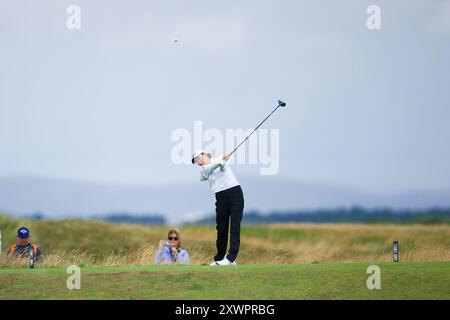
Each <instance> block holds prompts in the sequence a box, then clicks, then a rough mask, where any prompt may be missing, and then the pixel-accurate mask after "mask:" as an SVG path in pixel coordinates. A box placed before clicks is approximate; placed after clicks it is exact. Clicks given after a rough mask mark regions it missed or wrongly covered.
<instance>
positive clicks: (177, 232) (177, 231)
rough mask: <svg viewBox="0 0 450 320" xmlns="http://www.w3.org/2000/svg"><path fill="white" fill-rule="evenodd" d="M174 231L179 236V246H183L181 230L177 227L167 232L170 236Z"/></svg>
mask: <svg viewBox="0 0 450 320" xmlns="http://www.w3.org/2000/svg"><path fill="white" fill-rule="evenodd" d="M172 233H175V234H176V235H177V237H178V247H180V248H181V234H180V230H178V229H177V228H172V229H170V230H169V232H167V237H169V236H170V235H171V234H172Z"/></svg>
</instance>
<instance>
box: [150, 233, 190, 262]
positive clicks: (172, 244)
mask: <svg viewBox="0 0 450 320" xmlns="http://www.w3.org/2000/svg"><path fill="white" fill-rule="evenodd" d="M177 262H178V263H183V264H187V263H189V254H188V252H187V251H186V250H183V249H181V236H180V231H179V230H178V229H171V230H169V232H168V234H167V240H161V241H159V250H158V252H157V253H156V258H155V263H162V264H173V263H177Z"/></svg>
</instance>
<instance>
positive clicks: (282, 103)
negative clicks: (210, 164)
mask: <svg viewBox="0 0 450 320" xmlns="http://www.w3.org/2000/svg"><path fill="white" fill-rule="evenodd" d="M279 107H286V102H283V101H281V100H278V106H277V107H276V108H275V109H273V111H272V112H271V113H269V115H268V116H267V117H266V118H265V119H264V120H263V121H261V123H260V124H258V126H257V127H256V128H255V129H254V130H253V131H252V132H251V133H250V134H249V135H248V136H247V137H246V138H245V139H244V140H243V141H242V142H241V143H239V144H238V145H237V147H236V148H234V150H233V151H231V153H229V154H228V156H229V157H231V155H232V154H233V153H234V152H235V151H236V150H237V149H238V148H239V147H240V146H241V145H242V144H243V143H244V142H245V141H247V139H248V138H250V136H251V135H252V134H253V133H254V132H255V131H256V130H258V128H259V127H260V126H261V125H262V124H263V123H264V122H265V121H266V120H267V119H269V117H270V116H271V115H272V114H273V113H274V112H275V111H277V109H278V108H279Z"/></svg>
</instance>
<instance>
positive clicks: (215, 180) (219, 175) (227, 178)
mask: <svg viewBox="0 0 450 320" xmlns="http://www.w3.org/2000/svg"><path fill="white" fill-rule="evenodd" d="M206 180H208V181H209V185H210V186H211V190H212V191H213V192H214V193H217V192H220V191H223V190H226V189H230V188H233V187H236V186H238V185H239V181H238V180H237V179H236V177H235V176H234V173H233V171H232V170H231V168H230V166H229V165H228V163H227V162H226V161H224V160H221V159H217V160H215V161H212V162H211V164H208V165H203V166H201V167H200V181H206Z"/></svg>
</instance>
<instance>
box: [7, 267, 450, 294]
mask: <svg viewBox="0 0 450 320" xmlns="http://www.w3.org/2000/svg"><path fill="white" fill-rule="evenodd" d="M369 265H370V264H367V263H336V264H335V263H332V264H279V265H251V264H249V265H240V266H237V267H210V266H203V265H201V266H139V267H137V266H136V267H100V266H99V267H86V268H82V269H81V290H68V289H67V287H66V280H67V277H68V275H67V274H66V270H65V269H63V268H47V269H39V268H38V269H34V270H29V269H11V268H9V269H0V299H450V262H423V263H421V262H403V263H402V262H400V263H398V264H394V263H378V264H377V265H378V266H379V267H380V268H381V289H380V290H369V289H367V286H366V281H367V278H368V277H369V276H370V275H369V274H367V273H366V270H367V267H368V266H369Z"/></svg>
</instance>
